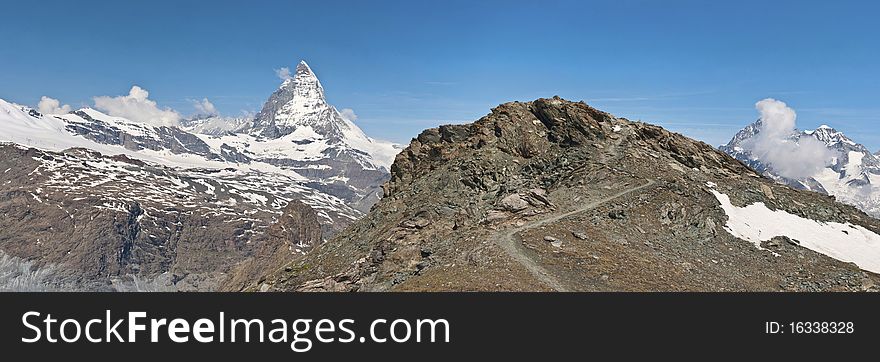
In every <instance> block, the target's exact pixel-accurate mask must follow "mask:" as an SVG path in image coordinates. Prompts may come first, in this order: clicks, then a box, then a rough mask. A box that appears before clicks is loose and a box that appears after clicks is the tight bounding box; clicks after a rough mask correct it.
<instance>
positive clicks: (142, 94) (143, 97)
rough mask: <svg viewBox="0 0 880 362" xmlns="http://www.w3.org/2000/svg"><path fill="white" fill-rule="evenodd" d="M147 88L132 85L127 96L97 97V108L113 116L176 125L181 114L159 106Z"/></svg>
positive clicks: (156, 124)
mask: <svg viewBox="0 0 880 362" xmlns="http://www.w3.org/2000/svg"><path fill="white" fill-rule="evenodd" d="M149 96H150V93H149V92H147V90H146V89H143V88H141V87H138V86H132V87H131V90H130V91H129V92H128V95H125V96H116V97H110V96H101V97H95V98H94V100H95V108H97V109H98V110H100V111H102V112H105V113H107V114H109V115H111V116H115V117H123V118H128V119H130V120H132V121H136V122H142V123H146V124H150V125H153V126H175V125H177V124H178V122H179V121H180V118H181V117H180V114H179V113H177V112H176V111H174V110H173V109H171V108H164V109H162V108H159V107H158V106H157V105H156V101H153V100H151V99H149V98H148V97H149Z"/></svg>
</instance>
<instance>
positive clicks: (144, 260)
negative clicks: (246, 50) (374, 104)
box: [0, 62, 399, 290]
mask: <svg viewBox="0 0 880 362" xmlns="http://www.w3.org/2000/svg"><path fill="white" fill-rule="evenodd" d="M136 90H140V89H139V88H137V87H135V88H133V89H132V92H133V93H134V92H135V91H136ZM144 92H145V91H144ZM397 152H399V149H398V147H397V146H396V145H394V144H391V143H388V142H383V141H378V140H375V139H372V138H370V137H367V136H366V135H365V134H364V133H363V132H362V131H361V130H360V129H359V128H358V127H357V126H356V125H355V124H354V123H352V122H351V121H349V120H346V119H344V118H343V117H342V115H341V114H340V112H338V111H337V110H336V108H334V107H333V106H331V105H329V104H328V103H327V101H326V100H325V98H324V90H323V88H322V86H321V83H320V82H319V81H318V79H317V77H316V76H315V74H314V73H313V72H312V70H311V69H310V68H309V66H308V65H307V64H306V63H305V62H301V63H300V64H299V65H298V66H297V69H296V73H295V75H294V76H293V77H291V78H290V79H288V80H285V81H284V82H283V84H281V86H280V88H279V89H278V90H277V91H275V92H274V93H273V94H272V95H271V97H270V98H269V100H268V101H267V102H266V104H265V106H264V107H263V110H262V111H261V112H260V113H259V114H258V115H256V116H255V117H244V118H242V117H240V118H223V117H219V116H216V115H212V116H200V117H194V118H192V119H185V120H182V121H180V122H179V123H178V124H171V125H154V124H147V123H144V122H135V121H132V120H129V119H126V118H122V117H116V116H111V115H108V114H106V113H102V112H100V111H98V110H96V109H92V108H83V109H79V110H75V111H72V112H70V113H66V114H41V113H40V112H38V111H37V110H35V109H33V108H30V107H27V106H22V105H17V104H12V103H9V102H6V101H4V100H0V213H2V217H0V289H2V290H216V289H218V288H220V286H222V285H224V283H227V281H229V280H234V279H236V278H244V277H246V276H247V275H249V274H248V273H251V272H252V271H253V270H259V268H260V263H261V262H269V261H270V260H272V258H273V257H276V258H282V259H284V258H291V257H296V256H297V255H302V254H305V253H306V252H308V250H310V249H311V248H313V247H314V246H315V245H317V244H319V243H321V242H323V240H324V239H326V238H327V237H329V236H331V235H333V234H334V233H335V232H338V231H339V230H341V229H343V228H344V227H345V226H347V225H348V224H350V223H351V222H353V221H354V220H356V219H358V218H360V217H361V216H362V215H363V214H364V212H366V211H368V210H369V209H370V207H371V206H372V205H373V204H374V203H375V202H376V201H377V200H378V198H379V196H380V194H381V188H380V186H381V184H382V183H383V182H385V181H387V180H388V179H389V177H390V166H391V161H392V160H393V157H394V155H395V154H396V153H397Z"/></svg>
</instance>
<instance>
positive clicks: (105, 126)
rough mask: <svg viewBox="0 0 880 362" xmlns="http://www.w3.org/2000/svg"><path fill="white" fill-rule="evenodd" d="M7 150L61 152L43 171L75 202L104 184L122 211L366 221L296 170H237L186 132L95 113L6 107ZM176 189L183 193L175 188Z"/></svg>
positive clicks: (2, 125)
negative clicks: (298, 205)
mask: <svg viewBox="0 0 880 362" xmlns="http://www.w3.org/2000/svg"><path fill="white" fill-rule="evenodd" d="M0 142H8V143H12V144H15V145H19V146H20V147H21V146H26V147H33V148H37V149H41V150H45V151H52V152H61V155H62V156H57V155H56V156H53V157H52V158H51V160H50V161H46V160H41V162H44V163H45V164H46V165H45V168H40V169H38V170H37V172H42V173H47V174H53V176H51V177H50V182H49V183H48V184H47V185H45V186H46V188H47V189H52V188H54V189H58V190H59V191H65V192H68V193H70V194H71V195H74V194H76V192H78V190H79V191H82V192H87V191H89V190H90V189H92V188H94V187H95V186H97V185H99V184H102V183H105V182H111V181H112V182H114V183H116V184H117V186H116V187H115V190H116V191H117V192H113V193H112V194H106V195H104V198H106V199H107V200H108V204H110V205H112V204H113V201H112V200H118V204H122V203H123V202H130V201H132V200H135V199H138V198H140V199H143V198H149V199H154V200H156V202H165V203H166V204H167V205H169V206H170V205H174V204H176V205H179V206H180V205H182V206H188V207H196V205H195V204H197V203H201V207H212V208H216V209H217V210H219V211H218V212H222V210H223V208H222V207H221V206H222V204H223V203H224V202H232V203H234V204H249V203H250V204H252V205H251V206H249V208H250V209H252V210H261V212H268V213H280V210H281V209H282V208H283V207H284V206H285V205H286V204H287V203H288V202H289V201H290V200H291V199H298V200H301V201H303V202H304V203H306V204H307V205H309V206H311V207H312V208H313V209H314V210H315V211H316V212H317V213H318V215H319V216H320V217H321V221H322V223H323V224H325V225H329V226H328V230H329V231H332V230H337V229H338V228H341V227H342V226H344V225H345V224H347V223H348V222H350V221H351V220H354V219H356V218H358V217H360V216H361V215H362V213H361V212H360V211H358V210H355V209H353V208H351V207H350V206H348V205H347V204H346V202H345V201H344V200H342V199H340V198H338V197H335V196H333V195H330V194H327V193H325V192H323V191H320V190H318V189H317V188H315V187H313V186H311V185H310V183H311V182H312V181H311V180H310V179H309V178H306V177H304V176H302V175H300V174H299V173H297V172H296V171H294V170H293V169H291V168H289V167H281V166H276V165H272V164H269V163H265V162H260V161H251V160H248V161H247V162H244V163H241V162H234V161H231V160H229V157H224V155H221V154H220V153H214V152H212V151H211V146H209V145H208V144H205V143H203V142H202V141H201V138H199V137H197V136H195V135H192V134H189V133H186V132H184V131H182V130H179V129H176V128H168V127H155V126H150V125H145V124H142V123H137V122H132V121H130V120H127V119H124V118H119V117H111V116H108V115H106V114H103V113H101V112H99V111H96V110H94V109H88V108H87V109H81V110H78V111H75V112H72V113H69V114H65V115H41V114H39V113H38V112H35V111H33V110H32V109H30V108H28V107H25V106H20V105H16V104H12V103H9V102H6V101H4V100H0ZM199 143H202V145H203V147H199ZM201 148H203V149H201ZM70 149H81V150H89V151H95V152H98V153H100V154H103V155H105V156H119V155H124V156H126V157H128V158H130V159H134V160H140V161H144V162H146V163H145V164H143V166H141V169H131V168H132V166H131V165H132V163H131V162H128V163H123V162H116V165H115V166H114V165H113V164H108V163H112V162H110V161H108V160H107V159H105V158H102V157H101V156H100V155H95V156H92V155H91V154H90V153H89V151H82V152H73V151H69V150H70ZM225 155H228V152H227V153H226V154H225ZM120 165H121V166H120ZM122 166H125V167H122ZM163 169H164V171H161V172H159V171H150V170H163ZM88 180H91V181H88ZM169 184H171V185H177V186H179V187H173V188H169V187H168V186H167V185H169ZM123 190H124V191H123ZM184 190H189V191H186V192H187V193H188V194H189V196H187V197H183V196H182V195H183V194H182V193H181V192H184ZM218 192H223V195H226V196H220V195H219V194H217V193H218ZM138 195H140V196H138ZM93 196H95V195H93ZM211 199H215V200H218V201H216V203H217V204H215V205H212V204H210V203H206V202H208V200H211ZM163 200H165V201H163ZM186 200H192V201H186Z"/></svg>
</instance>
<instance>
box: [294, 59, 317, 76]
mask: <svg viewBox="0 0 880 362" xmlns="http://www.w3.org/2000/svg"><path fill="white" fill-rule="evenodd" d="M296 72H297V73H300V72H304V73H310V74H313V73H312V68H310V67H309V64H308V63H306V61H305V60H300V61H299V64H297V65H296Z"/></svg>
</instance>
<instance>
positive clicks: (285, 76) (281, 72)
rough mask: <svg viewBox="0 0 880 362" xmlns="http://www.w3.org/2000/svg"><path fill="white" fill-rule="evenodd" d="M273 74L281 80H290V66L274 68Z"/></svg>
mask: <svg viewBox="0 0 880 362" xmlns="http://www.w3.org/2000/svg"><path fill="white" fill-rule="evenodd" d="M275 75H277V76H278V78H281V80H290V79H292V78H293V76H291V75H290V68H288V67H281V69H275Z"/></svg>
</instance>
